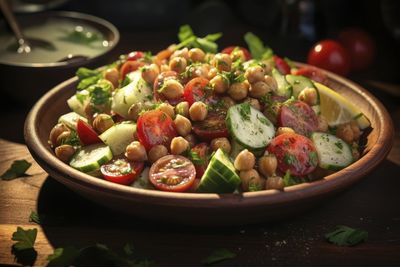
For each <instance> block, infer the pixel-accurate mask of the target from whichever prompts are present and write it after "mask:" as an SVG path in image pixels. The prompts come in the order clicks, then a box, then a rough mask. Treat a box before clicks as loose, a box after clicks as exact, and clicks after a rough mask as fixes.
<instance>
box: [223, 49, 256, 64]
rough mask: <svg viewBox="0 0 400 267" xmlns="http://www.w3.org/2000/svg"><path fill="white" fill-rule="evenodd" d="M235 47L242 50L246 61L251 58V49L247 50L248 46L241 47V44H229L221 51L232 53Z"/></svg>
mask: <svg viewBox="0 0 400 267" xmlns="http://www.w3.org/2000/svg"><path fill="white" fill-rule="evenodd" d="M235 49H240V50H242V52H243V54H244V57H245V58H246V61H247V60H250V59H251V54H250V52H249V50H247V49H246V48H244V47H241V46H228V47H226V48H224V49H223V50H222V51H221V53H224V54H228V55H230V54H231V53H232V51H233V50H235Z"/></svg>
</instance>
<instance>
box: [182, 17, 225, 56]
mask: <svg viewBox="0 0 400 267" xmlns="http://www.w3.org/2000/svg"><path fill="white" fill-rule="evenodd" d="M221 36H222V33H214V34H208V35H206V36H205V37H203V38H200V37H197V36H196V35H194V33H193V30H192V28H191V27H190V26H189V25H187V24H186V25H183V26H181V27H180V28H179V33H178V39H179V41H180V42H181V43H179V44H178V45H177V46H176V47H175V49H181V48H183V47H196V48H200V49H202V50H203V51H205V52H210V53H217V51H218V45H217V43H215V41H216V40H218V39H219V38H221Z"/></svg>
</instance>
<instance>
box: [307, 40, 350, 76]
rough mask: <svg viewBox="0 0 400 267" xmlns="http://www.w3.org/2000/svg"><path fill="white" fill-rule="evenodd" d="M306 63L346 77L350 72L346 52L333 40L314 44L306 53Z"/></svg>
mask: <svg viewBox="0 0 400 267" xmlns="http://www.w3.org/2000/svg"><path fill="white" fill-rule="evenodd" d="M307 62H308V64H310V65H314V66H317V67H320V68H323V69H326V70H330V71H333V72H335V73H337V74H339V75H347V74H348V73H349V71H350V59H349V56H348V54H347V51H346V50H345V49H344V47H343V46H342V45H341V44H339V43H338V42H336V41H334V40H323V41H321V42H318V43H316V44H315V45H314V46H313V47H312V48H311V50H310V52H309V53H308V59H307Z"/></svg>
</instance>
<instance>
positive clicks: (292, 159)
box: [283, 153, 297, 165]
mask: <svg viewBox="0 0 400 267" xmlns="http://www.w3.org/2000/svg"><path fill="white" fill-rule="evenodd" d="M283 161H284V162H285V163H286V164H287V165H296V164H297V158H296V156H295V155H292V154H289V153H286V154H285V155H284V156H283Z"/></svg>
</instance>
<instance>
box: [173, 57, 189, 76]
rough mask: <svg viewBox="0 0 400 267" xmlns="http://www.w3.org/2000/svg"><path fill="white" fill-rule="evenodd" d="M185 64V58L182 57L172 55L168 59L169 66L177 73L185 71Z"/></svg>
mask: <svg viewBox="0 0 400 267" xmlns="http://www.w3.org/2000/svg"><path fill="white" fill-rule="evenodd" d="M186 66H187V62H186V59H185V58H183V57H174V58H172V59H171V60H170V61H169V68H170V69H171V70H172V71H175V72H177V73H182V72H184V71H185V69H186Z"/></svg>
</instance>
